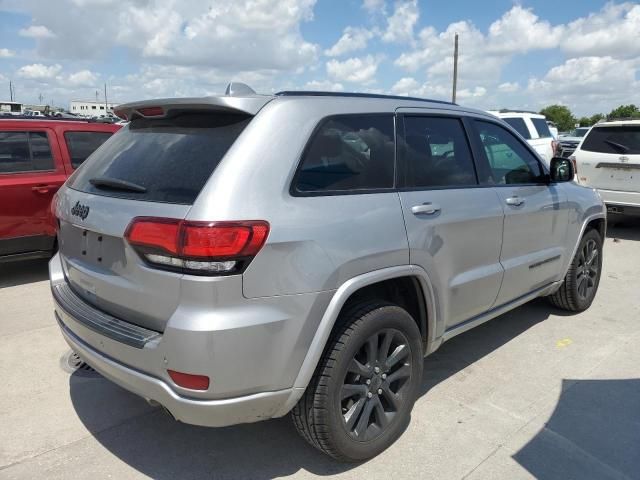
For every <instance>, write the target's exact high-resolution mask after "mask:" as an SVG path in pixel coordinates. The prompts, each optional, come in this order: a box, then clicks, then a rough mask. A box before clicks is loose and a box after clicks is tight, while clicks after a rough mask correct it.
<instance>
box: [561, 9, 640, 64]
mask: <svg viewBox="0 0 640 480" xmlns="http://www.w3.org/2000/svg"><path fill="white" fill-rule="evenodd" d="M561 47H562V49H563V50H565V51H566V52H567V53H569V54H570V55H574V56H584V55H598V56H612V57H617V58H624V57H632V56H637V55H640V5H638V4H637V3H630V2H628V3H623V4H615V3H607V4H606V5H605V6H604V8H603V9H602V10H600V11H599V12H596V13H592V14H590V15H589V16H587V17H586V18H579V19H577V20H575V21H573V22H570V23H569V24H568V25H567V27H566V33H565V36H564V39H563V42H562V44H561Z"/></svg>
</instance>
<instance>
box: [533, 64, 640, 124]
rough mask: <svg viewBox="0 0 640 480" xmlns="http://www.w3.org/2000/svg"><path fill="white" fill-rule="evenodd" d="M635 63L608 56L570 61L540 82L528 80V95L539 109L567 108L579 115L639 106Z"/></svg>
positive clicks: (551, 70)
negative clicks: (560, 105)
mask: <svg viewBox="0 0 640 480" xmlns="http://www.w3.org/2000/svg"><path fill="white" fill-rule="evenodd" d="M637 69H638V63H637V61H635V60H620V59H615V58H613V57H611V56H605V57H595V56H590V57H580V58H572V59H569V60H567V61H566V62H564V63H563V64H562V65H558V66H555V67H553V68H551V69H550V70H549V71H548V72H547V73H546V74H545V75H544V76H543V77H542V78H531V79H530V80H529V83H528V85H527V94H528V95H529V96H530V97H531V98H533V99H535V101H536V102H537V103H538V104H539V105H545V104H551V103H561V104H565V105H570V106H571V107H572V108H574V109H575V110H576V113H578V114H585V113H593V112H597V111H604V112H606V111H608V110H611V108H613V107H614V106H617V105H620V104H623V103H624V104H628V103H634V102H635V103H638V95H637V94H636V93H635V92H638V91H639V90H640V81H638V80H637V79H636V72H637Z"/></svg>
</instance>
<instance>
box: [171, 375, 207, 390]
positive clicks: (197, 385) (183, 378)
mask: <svg viewBox="0 0 640 480" xmlns="http://www.w3.org/2000/svg"><path fill="white" fill-rule="evenodd" d="M167 372H168V373H169V376H170V377H171V380H173V382H174V383H175V384H176V385H178V386H180V387H182V388H188V389H190V390H207V389H208V388H209V377H207V376H205V375H193V374H191V373H182V372H176V371H175V370H167Z"/></svg>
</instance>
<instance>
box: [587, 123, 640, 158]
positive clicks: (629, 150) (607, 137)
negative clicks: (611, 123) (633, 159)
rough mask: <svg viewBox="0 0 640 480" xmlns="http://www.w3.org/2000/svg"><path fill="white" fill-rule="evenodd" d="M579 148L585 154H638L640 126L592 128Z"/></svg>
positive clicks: (639, 152) (639, 150)
mask: <svg viewBox="0 0 640 480" xmlns="http://www.w3.org/2000/svg"><path fill="white" fill-rule="evenodd" d="M580 148H581V150H586V151H587V152H597V153H614V154H617V155H626V154H632V155H633V154H635V155H637V154H640V125H638V126H620V127H594V128H592V129H591V131H590V132H589V133H588V135H587V138H585V139H584V142H583V143H582V147H580Z"/></svg>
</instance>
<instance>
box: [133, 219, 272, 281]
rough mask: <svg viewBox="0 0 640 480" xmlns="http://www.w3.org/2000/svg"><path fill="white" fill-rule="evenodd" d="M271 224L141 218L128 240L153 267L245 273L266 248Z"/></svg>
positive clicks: (216, 273) (209, 272)
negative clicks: (250, 263)
mask: <svg viewBox="0 0 640 480" xmlns="http://www.w3.org/2000/svg"><path fill="white" fill-rule="evenodd" d="M268 234H269V224H268V223H267V222H265V221H262V220H249V221H240V222H189V221H184V220H178V219H166V218H152V217H138V218H134V219H133V220H132V222H131V224H129V227H128V228H127V231H126V233H125V238H126V239H127V241H128V242H129V244H130V245H131V246H132V247H133V248H134V249H135V250H136V252H138V254H139V255H140V256H141V257H142V258H143V259H144V260H145V261H146V262H147V263H148V264H150V265H153V266H155V267H159V268H164V269H167V270H174V271H182V272H184V273H192V274H198V275H229V274H233V273H240V272H242V271H243V270H244V269H245V268H246V267H247V265H248V264H249V262H251V260H252V259H253V257H255V256H256V254H257V253H258V252H259V251H260V249H261V248H262V246H263V245H264V243H265V241H266V239H267V235H268Z"/></svg>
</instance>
